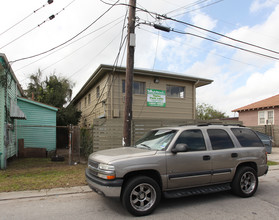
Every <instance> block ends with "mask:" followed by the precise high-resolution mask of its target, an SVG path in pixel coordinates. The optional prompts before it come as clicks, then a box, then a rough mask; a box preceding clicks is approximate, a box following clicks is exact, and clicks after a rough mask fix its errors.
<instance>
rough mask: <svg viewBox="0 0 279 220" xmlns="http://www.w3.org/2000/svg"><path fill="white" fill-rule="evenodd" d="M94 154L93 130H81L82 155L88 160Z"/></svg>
mask: <svg viewBox="0 0 279 220" xmlns="http://www.w3.org/2000/svg"><path fill="white" fill-rule="evenodd" d="M92 152H93V129H87V128H81V129H80V153H81V155H83V156H85V157H86V158H88V156H89V155H90V154H91V153H92Z"/></svg>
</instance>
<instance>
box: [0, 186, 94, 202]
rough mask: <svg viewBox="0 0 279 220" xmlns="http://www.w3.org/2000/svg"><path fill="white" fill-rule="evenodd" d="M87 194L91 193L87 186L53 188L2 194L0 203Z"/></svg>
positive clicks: (0, 194)
mask: <svg viewBox="0 0 279 220" xmlns="http://www.w3.org/2000/svg"><path fill="white" fill-rule="evenodd" d="M89 192H93V191H92V190H91V189H90V188H89V187H88V186H76V187H69V188H54V189H43V190H32V191H18V192H2V193H0V201H5V200H13V199H27V198H38V197H49V196H58V195H68V194H78V193H89Z"/></svg>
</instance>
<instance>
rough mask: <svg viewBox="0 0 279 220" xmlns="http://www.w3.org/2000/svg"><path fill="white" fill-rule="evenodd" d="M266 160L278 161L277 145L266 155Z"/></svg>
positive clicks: (278, 149) (278, 151) (278, 148)
mask: <svg viewBox="0 0 279 220" xmlns="http://www.w3.org/2000/svg"><path fill="white" fill-rule="evenodd" d="M267 158H268V160H270V161H274V162H278V163H279V147H273V148H272V153H271V154H268V155H267Z"/></svg>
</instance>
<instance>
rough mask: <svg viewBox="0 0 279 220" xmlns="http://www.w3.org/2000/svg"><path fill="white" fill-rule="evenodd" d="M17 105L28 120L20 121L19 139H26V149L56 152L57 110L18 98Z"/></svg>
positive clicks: (18, 126)
mask: <svg viewBox="0 0 279 220" xmlns="http://www.w3.org/2000/svg"><path fill="white" fill-rule="evenodd" d="M17 104H18V106H19V108H20V109H21V110H22V111H23V112H24V114H25V116H26V120H24V121H23V120H22V121H18V124H17V138H18V139H24V148H45V149H46V151H47V152H50V151H55V150H56V112H57V110H58V109H57V108H55V107H53V106H49V105H46V104H43V103H40V102H36V101H33V100H29V99H26V98H22V97H18V98H17Z"/></svg>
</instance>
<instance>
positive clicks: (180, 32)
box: [172, 30, 279, 60]
mask: <svg viewBox="0 0 279 220" xmlns="http://www.w3.org/2000/svg"><path fill="white" fill-rule="evenodd" d="M172 31H173V32H175V33H179V34H186V35H191V36H194V37H198V38H202V39H205V40H209V41H212V42H215V43H218V44H223V45H226V46H229V47H233V48H235V49H239V50H243V51H246V52H249V53H253V54H256V55H260V56H264V57H267V58H271V59H275V60H279V58H277V57H273V56H269V55H266V54H263V53H259V52H256V51H252V50H248V49H245V48H242V47H238V46H234V45H232V44H228V43H224V42H221V41H218V40H214V39H210V38H207V37H203V36H200V35H197V34H193V33H189V32H182V31H177V30H172Z"/></svg>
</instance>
